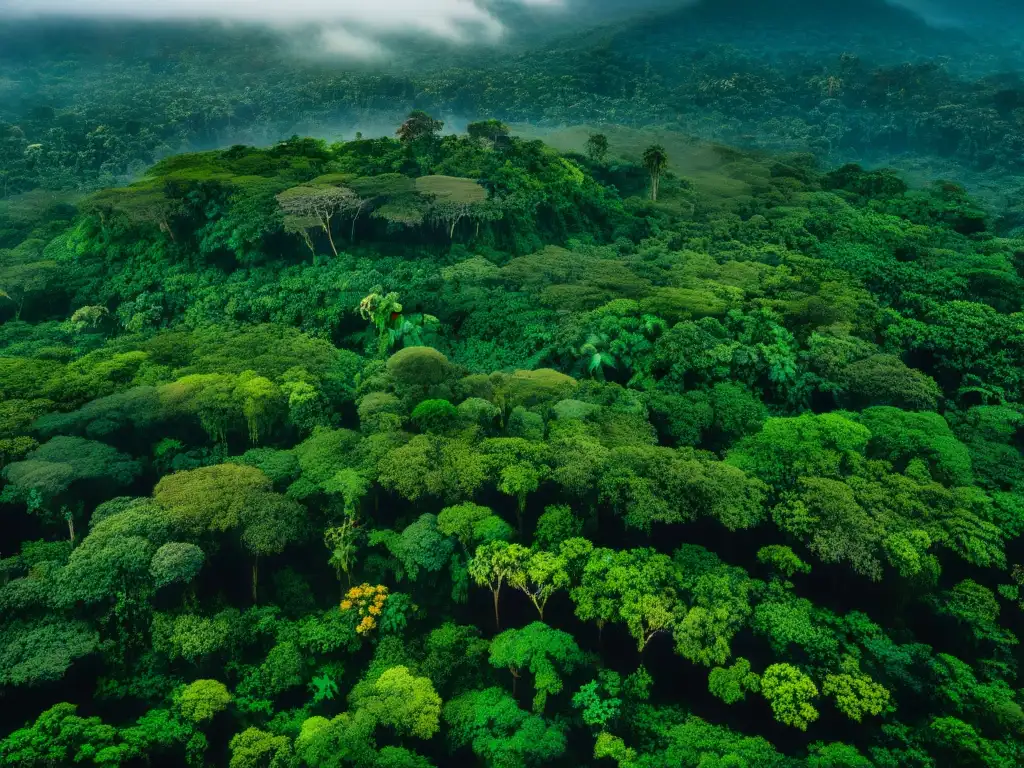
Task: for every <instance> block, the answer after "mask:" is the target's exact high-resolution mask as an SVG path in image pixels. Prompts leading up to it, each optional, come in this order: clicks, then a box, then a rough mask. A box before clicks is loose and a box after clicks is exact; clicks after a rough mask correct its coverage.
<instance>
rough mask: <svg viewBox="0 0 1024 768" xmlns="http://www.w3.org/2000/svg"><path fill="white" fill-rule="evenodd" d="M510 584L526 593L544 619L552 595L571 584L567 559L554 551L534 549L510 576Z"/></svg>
mask: <svg viewBox="0 0 1024 768" xmlns="http://www.w3.org/2000/svg"><path fill="white" fill-rule="evenodd" d="M508 583H509V586H511V587H513V588H515V589H518V590H519V591H520V592H522V593H523V594H525V595H526V596H527V597H528V598H529V599H530V602H531V603H533V607H534V608H536V609H537V613H538V614H539V615H540V620H541V621H544V607H545V606H546V605H547V604H548V600H550V599H551V596H552V595H553V594H555V592H558V591H559V590H561V589H565V588H566V587H568V586H569V572H568V569H567V564H566V562H565V559H564V558H562V557H561V556H560V555H557V554H555V553H553V552H545V551H544V550H533V551H531V552H530V554H529V555H528V556H527V557H526V559H525V561H524V562H523V563H522V564H521V565H520V566H519V567H518V568H516V569H514V570H513V571H512V572H511V573H510V574H509V576H508Z"/></svg>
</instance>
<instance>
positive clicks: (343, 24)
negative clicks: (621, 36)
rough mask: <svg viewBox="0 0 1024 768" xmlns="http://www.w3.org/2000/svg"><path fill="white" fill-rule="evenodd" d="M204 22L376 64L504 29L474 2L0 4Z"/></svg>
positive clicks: (22, 10)
mask: <svg viewBox="0 0 1024 768" xmlns="http://www.w3.org/2000/svg"><path fill="white" fill-rule="evenodd" d="M505 2H506V3H508V4H509V5H511V6H518V7H520V8H535V9H536V8H547V9H558V8H559V7H560V6H561V4H562V0H505ZM4 17H6V18H8V19H20V20H25V19H75V18H78V19H94V20H102V21H142V22H167V21H182V22H193V21H209V22H222V23H231V24H250V25H259V26H264V27H269V28H273V29H276V30H280V31H282V32H285V33H289V32H293V31H295V30H299V29H303V30H306V29H309V28H314V29H315V34H316V37H317V38H318V40H319V43H320V46H319V47H320V49H321V50H322V51H323V52H328V53H331V54H338V55H345V56H349V57H352V58H361V59H372V58H379V57H381V56H383V55H384V54H386V53H387V52H388V48H387V46H386V41H387V40H388V39H390V38H393V37H394V36H396V35H409V34H412V35H417V36H426V37H430V38H436V39H440V40H447V41H453V42H460V43H471V42H495V41H497V40H499V39H501V38H502V36H503V34H504V33H505V31H506V29H505V26H504V25H503V24H502V22H501V21H500V20H499V18H498V16H497V15H496V14H495V13H494V12H493V10H492V9H491V8H488V7H486V6H485V5H482V4H480V3H478V2H475V1H474V0H379V1H378V2H366V1H365V0H291V1H290V2H288V3H281V2H278V1H277V0H162V2H159V3H141V2H138V1H137V0H0V19H2V18H4Z"/></svg>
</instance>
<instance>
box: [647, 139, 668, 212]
mask: <svg viewBox="0 0 1024 768" xmlns="http://www.w3.org/2000/svg"><path fill="white" fill-rule="evenodd" d="M667 166H668V153H667V152H665V148H664V147H663V146H661V145H660V144H652V145H651V146H649V147H648V148H647V149H645V150H644V168H646V169H647V173H649V174H650V176H651V200H655V201H657V199H658V185H659V184H660V183H661V174H662V172H664V170H665V168H666V167H667Z"/></svg>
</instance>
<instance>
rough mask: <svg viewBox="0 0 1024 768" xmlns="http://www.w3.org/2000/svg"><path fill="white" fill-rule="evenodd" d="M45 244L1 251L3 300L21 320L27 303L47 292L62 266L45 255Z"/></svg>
mask: <svg viewBox="0 0 1024 768" xmlns="http://www.w3.org/2000/svg"><path fill="white" fill-rule="evenodd" d="M44 245H45V241H37V240H26V241H25V242H23V243H22V244H21V245H19V246H18V247H17V248H12V249H4V248H0V299H6V300H7V301H9V302H10V303H11V304H13V305H14V319H15V320H19V319H20V318H21V313H22V311H23V310H24V309H25V302H26V301H28V299H29V298H30V297H32V296H34V295H36V294H39V293H41V292H43V291H45V290H46V286H47V285H48V284H49V282H50V280H51V279H52V278H53V277H54V276H55V275H56V273H57V268H58V265H57V263H56V262H55V261H54V260H53V259H48V258H46V257H45V256H44V254H43V246H44Z"/></svg>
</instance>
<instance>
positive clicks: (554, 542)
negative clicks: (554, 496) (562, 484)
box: [533, 504, 583, 549]
mask: <svg viewBox="0 0 1024 768" xmlns="http://www.w3.org/2000/svg"><path fill="white" fill-rule="evenodd" d="M582 533H583V521H582V520H581V519H580V518H579V517H577V516H576V514H575V513H574V512H573V511H572V508H571V507H570V506H569V505H568V504H554V505H552V506H549V507H545V508H544V513H543V514H542V515H541V516H540V517H539V518H538V519H537V528H536V530H535V531H534V534H533V535H534V539H535V540H536V544H535V546H540V547H542V548H547V549H557V548H558V547H559V546H560V545H561V544H562V542H563V541H566V540H568V539H572V538H575V537H577V536H579V535H581V534H582Z"/></svg>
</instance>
